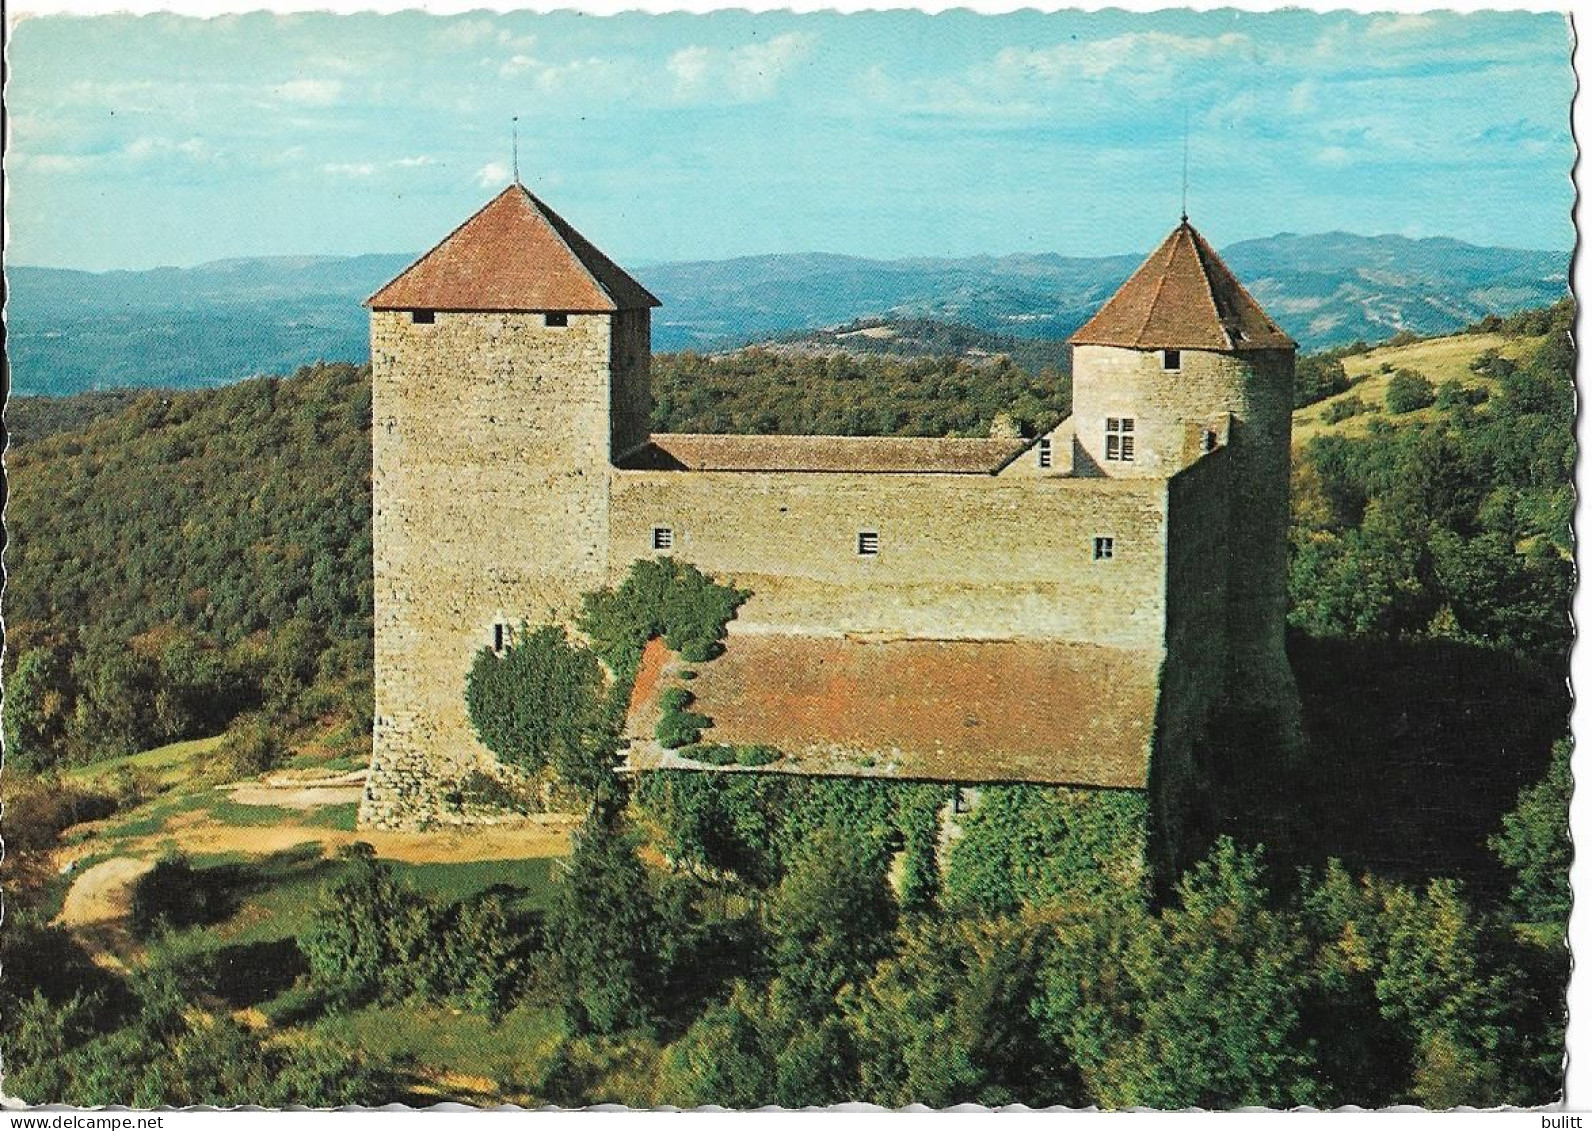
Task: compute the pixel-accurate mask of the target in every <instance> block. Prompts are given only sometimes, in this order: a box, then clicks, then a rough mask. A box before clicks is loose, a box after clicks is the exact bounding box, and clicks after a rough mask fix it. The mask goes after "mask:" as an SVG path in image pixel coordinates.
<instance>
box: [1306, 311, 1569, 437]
mask: <svg viewBox="0 0 1592 1131" xmlns="http://www.w3.org/2000/svg"><path fill="white" fill-rule="evenodd" d="M1541 342H1542V339H1541V338H1521V337H1505V336H1504V335H1502V334H1455V335H1453V336H1452V337H1447V338H1431V339H1429V340H1426V341H1420V342H1413V343H1411V344H1409V345H1407V346H1380V347H1378V348H1377V349H1374V350H1371V351H1370V352H1369V353H1362V354H1355V355H1354V356H1352V357H1346V358H1344V359H1343V370H1344V372H1345V373H1347V374H1348V375H1349V380H1350V381H1352V382H1353V383H1354V384H1353V387H1352V388H1350V389H1349V390H1348V391H1347V392H1344V393H1339V394H1338V395H1337V396H1333V397H1328V398H1327V399H1326V400H1323V401H1318V402H1317V403H1315V404H1313V405H1309V406H1308V407H1306V408H1302V409H1299V410H1298V411H1296V412H1295V413H1294V417H1293V440H1294V443H1295V444H1296V445H1303V444H1307V443H1309V442H1310V441H1311V440H1312V439H1314V438H1315V437H1316V436H1320V435H1324V434H1328V433H1333V434H1336V435H1340V436H1363V435H1365V434H1366V432H1367V430H1368V428H1369V426H1370V422H1371V421H1373V420H1388V419H1393V420H1399V421H1411V422H1414V421H1418V420H1426V419H1432V418H1434V417H1435V416H1436V415H1437V413H1438V410H1437V409H1436V408H1423V409H1417V410H1416V411H1414V412H1411V413H1405V414H1403V415H1401V416H1397V417H1390V416H1389V414H1388V412H1387V407H1386V406H1387V384H1388V381H1389V380H1390V379H1391V378H1392V375H1393V374H1394V373H1396V372H1397V371H1398V370H1400V369H1413V370H1415V371H1416V372H1418V373H1420V374H1421V375H1422V376H1424V377H1425V378H1426V379H1427V380H1429V381H1431V383H1432V385H1433V386H1434V387H1435V386H1438V385H1441V384H1442V383H1443V382H1444V381H1450V380H1453V381H1458V382H1459V383H1460V384H1462V385H1464V386H1465V387H1466V388H1469V389H1476V388H1480V389H1486V390H1487V391H1488V393H1489V394H1490V393H1492V392H1493V391H1494V389H1495V388H1496V386H1497V381H1495V380H1494V379H1493V378H1491V377H1486V376H1483V375H1482V374H1479V373H1473V372H1471V369H1470V363H1471V361H1472V360H1474V359H1475V358H1476V357H1477V356H1478V355H1479V354H1481V353H1483V352H1485V351H1486V350H1489V349H1495V350H1497V351H1498V353H1499V354H1500V355H1501V356H1503V357H1507V358H1511V359H1513V360H1517V361H1518V360H1519V359H1521V358H1522V357H1524V356H1526V355H1527V354H1529V353H1531V351H1533V350H1534V349H1536V348H1537V346H1538V345H1539V344H1540V343H1541ZM1384 367H1385V368H1386V369H1387V372H1384V371H1383V370H1384ZM1350 397H1358V398H1359V399H1360V400H1362V401H1363V402H1365V405H1366V408H1367V409H1368V410H1372V411H1365V412H1361V413H1359V414H1358V415H1355V416H1351V417H1349V418H1348V419H1347V420H1340V421H1338V422H1337V423H1335V424H1328V423H1327V422H1326V419H1325V418H1326V415H1327V413H1328V412H1329V411H1330V408H1331V406H1332V405H1333V404H1335V403H1337V402H1339V401H1344V400H1347V399H1349V398H1350Z"/></svg>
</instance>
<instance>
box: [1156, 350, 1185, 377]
mask: <svg viewBox="0 0 1592 1131" xmlns="http://www.w3.org/2000/svg"><path fill="white" fill-rule="evenodd" d="M1161 368H1162V369H1165V370H1166V371H1167V372H1169V373H1170V372H1174V371H1176V370H1179V369H1182V368H1183V351H1182V350H1162V351H1161Z"/></svg>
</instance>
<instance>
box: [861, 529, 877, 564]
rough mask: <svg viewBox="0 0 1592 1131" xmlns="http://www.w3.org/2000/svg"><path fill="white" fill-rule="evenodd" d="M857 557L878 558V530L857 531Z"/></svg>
mask: <svg viewBox="0 0 1592 1131" xmlns="http://www.w3.org/2000/svg"><path fill="white" fill-rule="evenodd" d="M857 556H858V557H859V558H876V557H878V556H879V532H878V531H877V530H859V531H857Z"/></svg>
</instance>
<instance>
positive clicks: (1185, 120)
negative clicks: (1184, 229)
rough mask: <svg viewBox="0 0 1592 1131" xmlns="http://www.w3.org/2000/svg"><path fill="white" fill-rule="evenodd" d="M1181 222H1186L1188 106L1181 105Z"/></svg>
mask: <svg viewBox="0 0 1592 1131" xmlns="http://www.w3.org/2000/svg"><path fill="white" fill-rule="evenodd" d="M1183 223H1185V224H1187V223H1188V107H1187V106H1184V107H1183Z"/></svg>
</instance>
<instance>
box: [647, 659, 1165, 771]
mask: <svg viewBox="0 0 1592 1131" xmlns="http://www.w3.org/2000/svg"><path fill="white" fill-rule="evenodd" d="M727 644H728V646H727V648H726V650H725V652H724V654H723V655H722V656H720V657H718V658H717V659H715V660H713V661H712V662H710V663H706V664H693V665H691V666H692V667H693V668H695V669H696V671H697V678H696V679H694V680H693V681H692V682H691V691H692V693H693V694H694V695H695V696H696V699H695V701H694V702H693V704H692V710H694V711H700V712H701V713H702V714H704V715H707V716H708V717H709V718H711V719H712V720H713V725H712V727H710V728H709V729H708V730H707V731H705V732H704V733H703V739H702V740H703V741H704V742H710V743H728V744H735V745H743V744H744V745H768V746H773V747H775V748H777V749H778V750H780V751H781V752H783V753H784V754H785V755H787V757H786V758H785V759H784V760H782V761H780V762H776V763H772V764H770V765H768V766H767V767H765V768H766V769H767V770H772V771H785V772H791V773H806V774H814V773H816V774H825V773H828V774H847V775H856V774H863V775H879V776H885V777H899V778H917V779H926V780H933V781H965V782H981V781H983V782H998V781H1027V782H1044V783H1050V784H1055V785H1077V786H1097V787H1114V788H1131V789H1143V788H1145V786H1146V785H1147V783H1148V775H1149V766H1150V747H1151V742H1152V739H1153V735H1154V727H1155V714H1156V699H1157V691H1156V679H1157V671H1158V666H1159V664H1158V660H1157V658H1156V655H1155V654H1154V653H1152V652H1136V651H1129V650H1126V649H1119V648H1107V647H1101V646H1099V645H1094V644H1070V643H1065V642H1060V641H1049V640H891V641H865V640H857V639H848V638H844V637H821V636H796V635H781V634H774V633H769V634H761V633H756V634H754V633H746V634H737V633H731V635H730V637H729V640H728V642H727ZM644 712H645V707H644V706H643V708H642V709H640V710H638V711H637V712H636V714H637V716H638V718H637V719H633V720H632V721H633V723H636V724H637V725H633V726H632V727H630V728H629V729H630V730H631V731H632V733H633V734H634V735H635V736H636V739H637V741H636V742H635V745H633V746H632V748H631V753H630V765H631V766H632V768H635V769H655V768H660V767H666V766H682V765H687V764H688V763H685V762H683V761H682V760H681V759H680V758H679V756H678V755H676V754H671V753H668V752H665V751H662V750H661V749H659V748H658V747H657V746H656V744H655V743H650V742H649V741H647V738H648V736H647V735H646V734H643V733H642V730H643V727H642V726H641V725H640V723H641V722H643V721H645V719H644V718H640V716H643V715H644Z"/></svg>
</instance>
